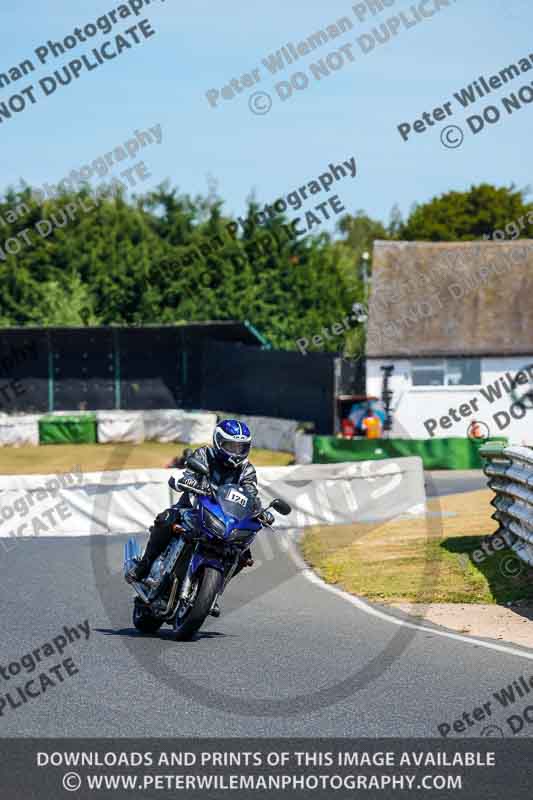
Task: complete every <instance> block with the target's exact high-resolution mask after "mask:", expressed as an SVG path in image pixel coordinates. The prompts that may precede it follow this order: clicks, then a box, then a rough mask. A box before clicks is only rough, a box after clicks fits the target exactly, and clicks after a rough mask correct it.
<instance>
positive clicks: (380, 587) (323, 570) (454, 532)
mask: <svg viewBox="0 0 533 800" xmlns="http://www.w3.org/2000/svg"><path fill="white" fill-rule="evenodd" d="M454 497H459V496H451V497H449V498H442V500H441V505H442V506H443V508H442V511H445V510H446V507H448V508H449V507H450V506H453V505H454ZM491 497H492V493H491V492H487V491H482V492H473V493H469V494H468V495H466V496H465V495H462V496H461V497H460V500H458V501H457V503H456V506H457V507H460V508H462V509H463V510H462V512H461V513H458V512H455V513H454V515H453V516H451V515H450V516H443V517H442V518H441V520H440V522H439V524H437V525H435V524H432V523H427V522H426V521H425V520H424V519H417V520H412V521H409V520H398V521H391V522H387V523H384V524H380V525H378V526H376V525H368V524H366V525H352V526H343V527H339V528H335V527H323V528H311V529H309V530H308V531H307V532H306V534H305V536H304V539H303V543H302V550H303V555H304V557H305V559H306V560H307V562H308V563H309V564H310V565H311V566H312V567H313V568H314V569H315V570H316V571H317V572H318V573H319V574H320V575H321V576H322V577H323V578H324V580H326V581H328V582H330V583H333V584H336V585H338V586H339V587H341V588H343V589H345V590H346V591H348V592H352V593H353V594H356V595H360V596H362V597H367V598H368V599H370V600H374V601H377V602H382V603H393V602H410V603H488V604H490V603H499V604H503V603H511V602H513V603H514V602H517V601H521V602H523V603H528V604H529V603H532V604H533V580H532V577H533V570H531V569H529V568H528V567H527V566H526V565H525V564H522V562H520V561H518V559H517V558H516V556H515V555H514V553H512V551H510V550H508V549H504V550H499V551H495V552H493V553H492V554H491V555H488V556H486V557H485V559H484V560H483V561H482V562H481V563H479V564H478V563H476V562H475V560H474V559H473V553H474V551H475V550H477V549H479V548H480V547H481V544H482V542H483V541H484V540H485V539H486V538H487V536H490V535H491V533H492V532H493V531H494V530H495V529H496V527H497V524H496V523H495V522H494V521H493V520H492V519H491V513H492V512H493V510H494V509H493V508H492V507H491V506H490V504H489V501H490V498H491ZM433 511H435V508H434V509H433ZM509 559H511V561H509ZM509 563H510V564H511V566H512V567H514V568H518V569H519V570H520V574H518V575H517V576H513V575H509V574H506V570H505V566H506V565H507V564H509Z"/></svg>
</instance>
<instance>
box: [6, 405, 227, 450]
mask: <svg viewBox="0 0 533 800" xmlns="http://www.w3.org/2000/svg"><path fill="white" fill-rule="evenodd" d="M85 413H86V412H85V411H79V410H78V411H53V412H52V414H51V415H49V414H46V416H56V417H59V416H68V417H71V416H79V415H82V414H85ZM43 416H45V415H44V414H24V415H19V416H8V415H7V414H6V415H0V447H22V446H23V445H38V444H39V420H40V419H41V417H43ZM96 422H97V426H96V431H97V438H98V442H99V443H100V444H104V443H105V444H108V443H110V442H132V443H134V444H139V443H140V442H143V441H145V440H150V441H156V442H183V443H184V444H204V443H206V442H210V441H211V438H212V436H213V428H214V427H215V425H216V422H217V416H216V414H214V413H212V412H210V411H182V410H181V409H175V408H171V409H158V410H155V411H124V410H118V409H117V410H109V411H97V412H96Z"/></svg>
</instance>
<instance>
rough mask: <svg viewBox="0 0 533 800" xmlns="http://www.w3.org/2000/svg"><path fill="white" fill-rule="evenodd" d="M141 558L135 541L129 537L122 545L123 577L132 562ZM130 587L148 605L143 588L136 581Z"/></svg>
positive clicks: (139, 549) (146, 595)
mask: <svg viewBox="0 0 533 800" xmlns="http://www.w3.org/2000/svg"><path fill="white" fill-rule="evenodd" d="M140 557H141V548H140V547H139V545H138V543H137V539H135V537H133V536H131V537H130V538H129V539H128V541H127V542H126V544H125V545H124V576H126V575H127V574H128V572H129V571H130V569H131V568H132V567H133V565H134V561H135V559H137V558H140ZM130 586H131V587H132V589H133V590H134V591H135V593H136V594H138V595H139V597H140V598H141V600H142V601H143V603H146V604H147V605H149V604H150V599H149V597H148V594H147V592H146V589H145V588H144V586H143V585H142V584H141V583H139V582H138V581H133V582H132V583H130Z"/></svg>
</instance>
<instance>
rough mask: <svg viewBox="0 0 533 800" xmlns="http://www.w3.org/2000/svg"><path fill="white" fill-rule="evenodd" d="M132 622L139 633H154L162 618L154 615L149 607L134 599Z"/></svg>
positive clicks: (161, 622)
mask: <svg viewBox="0 0 533 800" xmlns="http://www.w3.org/2000/svg"><path fill="white" fill-rule="evenodd" d="M133 624H134V625H135V627H136V628H137V630H138V631H141V633H156V632H157V631H158V630H159V628H160V627H161V625H162V624H163V620H160V619H157V617H154V615H153V614H152V613H151V612H150V609H149V608H147V607H146V606H145V605H144V603H141V602H140V601H139V600H137V599H136V600H135V602H134V604H133Z"/></svg>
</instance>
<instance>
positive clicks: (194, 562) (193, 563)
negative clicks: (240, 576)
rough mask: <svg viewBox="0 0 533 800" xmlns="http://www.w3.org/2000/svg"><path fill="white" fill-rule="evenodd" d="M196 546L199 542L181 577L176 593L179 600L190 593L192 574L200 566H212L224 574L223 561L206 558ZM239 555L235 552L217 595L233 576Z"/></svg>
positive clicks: (193, 574)
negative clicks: (181, 580) (178, 589)
mask: <svg viewBox="0 0 533 800" xmlns="http://www.w3.org/2000/svg"><path fill="white" fill-rule="evenodd" d="M198 547H199V543H198V542H197V543H196V545H195V547H194V550H193V553H192V556H191V560H190V562H189V566H188V568H187V572H186V574H185V577H184V579H183V582H182V584H181V586H180V591H179V595H178V597H179V599H180V601H181V600H186V599H187V597H188V596H189V595H190V592H191V588H192V582H193V579H194V576H195V575H196V573H197V572H198V570H199V569H200V567H202V566H209V567H213V568H214V569H217V570H218V571H219V572H220V573H221V574H222V576H224V573H225V570H224V565H223V563H222V562H221V561H220V560H215V559H212V558H206V557H205V556H203V555H202V553H201V552H199V551H198ZM239 556H240V554H239V553H238V552H237V553H236V555H235V558H234V560H233V563H232V565H231V567H230V569H229V570H228V572H227V573H226V574H225V577H224V579H223V583H222V588H221V589H220V592H219V595H220V594H222V593H223V592H224V589H225V588H226V586H227V585H228V583H229V582H230V580H231V579H232V577H233V576H234V574H235V571H236V569H237V567H238V566H239Z"/></svg>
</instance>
